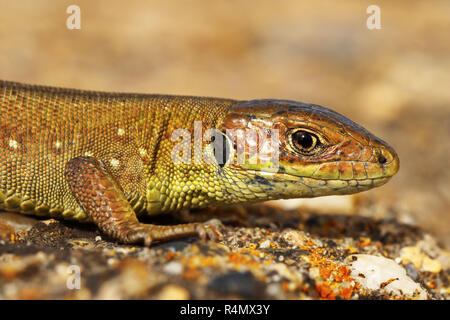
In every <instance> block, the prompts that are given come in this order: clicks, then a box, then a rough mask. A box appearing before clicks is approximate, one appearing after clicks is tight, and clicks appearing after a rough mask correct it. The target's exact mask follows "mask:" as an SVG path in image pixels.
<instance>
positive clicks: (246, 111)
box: [0, 81, 399, 246]
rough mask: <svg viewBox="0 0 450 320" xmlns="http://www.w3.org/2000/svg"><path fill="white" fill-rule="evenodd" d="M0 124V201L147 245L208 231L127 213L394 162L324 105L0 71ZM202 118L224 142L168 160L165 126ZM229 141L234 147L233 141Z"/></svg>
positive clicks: (324, 189)
mask: <svg viewBox="0 0 450 320" xmlns="http://www.w3.org/2000/svg"><path fill="white" fill-rule="evenodd" d="M197 121H201V123H200V124H199V123H198V122H197ZM0 128H1V131H0V209H3V210H7V211H16V212H21V213H24V214H33V215H39V216H50V217H55V218H62V219H72V220H77V221H81V222H93V223H95V224H96V225H97V226H98V227H99V228H100V230H101V231H103V232H104V233H106V234H107V235H109V236H111V237H113V238H114V239H117V240H119V241H121V242H124V243H144V244H145V245H147V246H148V245H150V244H151V243H152V242H155V241H164V240H168V239H173V238H177V237H185V236H191V235H199V236H200V237H202V238H205V237H208V238H211V239H217V238H218V237H220V235H219V234H218V232H217V231H216V230H214V229H213V228H211V227H207V226H203V225H202V224H198V223H194V224H188V225H178V226H170V227H169V226H155V225H148V224H142V223H140V222H139V221H138V219H137V217H138V216H139V215H142V214H149V215H153V214H160V213H164V212H169V211H177V210H180V209H183V208H198V207H205V206H209V205H226V204H231V203H242V202H254V201H263V200H269V199H287V198H298V197H316V196H323V195H331V194H349V193H355V192H360V191H364V190H367V189H370V188H372V187H377V186H380V185H382V184H384V183H386V182H387V181H388V180H389V179H390V178H391V177H392V176H393V175H394V174H395V173H396V172H397V171H398V168H399V160H398V157H397V155H396V153H395V151H394V150H393V149H392V148H391V147H389V146H388V145H387V144H386V143H385V142H383V141H382V140H380V139H378V138H376V137H375V136H373V135H372V134H370V133H369V132H368V131H367V130H365V129H364V128H362V127H360V126H359V125H357V124H355V123H353V122H351V121H350V120H348V119H347V118H345V117H343V116H341V115H339V114H337V113H335V112H333V111H331V110H329V109H326V108H323V107H320V106H317V105H310V104H304V103H299V102H294V101H281V100H252V101H235V100H227V99H217V98H201V97H182V96H164V95H143V94H121V93H103V92H88V91H80V90H71V89H59V88H50V87H41V86H30V85H23V84H19V83H12V82H5V81H0ZM210 128H216V129H217V130H219V131H218V132H221V134H222V135H223V138H224V141H226V142H227V143H226V144H225V145H217V144H214V143H210V140H208V139H207V138H208V137H206V140H205V141H203V142H200V143H199V144H198V142H196V141H198V140H193V141H191V140H189V142H188V143H187V146H190V147H191V150H193V151H192V153H191V157H188V158H187V159H189V160H191V161H189V162H188V163H180V161H176V160H177V159H178V160H179V158H175V159H173V154H174V153H173V150H176V149H174V148H176V146H177V145H178V146H180V144H179V142H180V141H181V140H177V139H174V138H173V137H172V134H173V133H174V130H175V129H184V130H185V131H184V132H185V133H190V134H191V135H192V137H194V138H195V136H196V134H198V129H200V137H202V136H203V134H204V133H205V132H206V131H207V130H208V129H210ZM249 129H252V130H256V132H260V133H261V132H263V133H264V134H265V135H266V136H267V137H275V136H276V135H275V134H276V133H278V137H279V139H278V140H276V141H277V142H276V143H275V144H267V143H266V142H264V140H261V139H257V138H256V137H255V136H251V135H248V136H247V135H244V134H243V132H244V130H249ZM233 130H235V131H233ZM236 130H237V131H236ZM296 131H298V132H297V133H296ZM236 132H237V134H236ZM305 132H306V133H305ZM233 134H236V135H235V136H233ZM299 134H301V135H303V136H302V139H306V140H307V142H308V139H309V138H308V137H307V138H304V135H305V134H306V135H308V136H309V137H311V136H312V138H311V139H313V140H314V141H315V142H316V144H315V147H314V148H312V149H311V150H309V149H308V150H306V149H304V148H303V144H300V145H299V142H296V141H300V140H297V138H298V135H299ZM219 136H220V134H219ZM296 137H297V138H296ZM233 139H234V140H233ZM239 139H241V140H239ZM238 141H240V142H239V143H237V142H238ZM301 141H302V143H304V140H301ZM233 142H235V143H234V144H233ZM309 142H310V141H309ZM215 143H217V141H216V142H215ZM307 144H308V143H307ZM255 145H256V146H258V147H260V148H261V149H259V150H260V151H261V152H260V153H259V154H258V155H259V157H260V158H259V159H260V160H259V161H253V160H254V159H253V158H252V154H251V152H250V151H249V150H250V148H251V146H255ZM185 146H186V145H185ZM224 146H228V147H229V148H230V149H229V152H225V153H224V160H226V162H225V163H221V162H220V161H219V160H218V159H219V158H220V156H217V157H215V155H218V154H219V153H218V152H219V150H222V149H223V148H224ZM240 146H244V147H243V148H244V149H239V150H244V152H243V153H239V152H237V151H239V150H238V148H240ZM198 150H200V152H198ZM202 150H204V151H202ZM275 150H279V155H278V157H277V158H276V159H278V166H275V167H273V165H274V161H273V159H272V160H271V161H269V162H266V163H264V162H263V161H262V160H264V159H271V158H270V155H272V154H274V152H275ZM203 152H204V156H203ZM176 154H177V155H178V156H180V155H183V154H184V153H181V154H178V153H176ZM242 155H243V158H239V157H241V156H242ZM208 156H209V158H208ZM208 159H209V161H208ZM214 159H215V161H214ZM220 159H222V158H220ZM271 165H272V166H271ZM274 168H275V170H274Z"/></svg>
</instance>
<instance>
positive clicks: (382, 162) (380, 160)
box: [378, 154, 387, 164]
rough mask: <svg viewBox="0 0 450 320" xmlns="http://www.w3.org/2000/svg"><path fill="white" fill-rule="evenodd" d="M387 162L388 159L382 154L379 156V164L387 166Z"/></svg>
mask: <svg viewBox="0 0 450 320" xmlns="http://www.w3.org/2000/svg"><path fill="white" fill-rule="evenodd" d="M386 161H387V159H386V158H385V157H384V156H383V155H381V154H380V155H379V156H378V162H379V163H381V164H385V163H386Z"/></svg>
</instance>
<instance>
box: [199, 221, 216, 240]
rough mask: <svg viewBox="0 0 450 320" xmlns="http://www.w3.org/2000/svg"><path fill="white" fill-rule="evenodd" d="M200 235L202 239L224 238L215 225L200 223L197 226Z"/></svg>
mask: <svg viewBox="0 0 450 320" xmlns="http://www.w3.org/2000/svg"><path fill="white" fill-rule="evenodd" d="M197 232H198V236H199V237H200V239H202V240H212V241H220V240H222V234H221V233H220V232H219V231H218V230H217V229H216V228H215V227H213V226H210V225H203V224H198V227H197Z"/></svg>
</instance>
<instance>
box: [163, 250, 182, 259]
mask: <svg viewBox="0 0 450 320" xmlns="http://www.w3.org/2000/svg"><path fill="white" fill-rule="evenodd" d="M179 255H180V253H179V252H174V251H167V253H166V260H167V261H170V260H173V259H175V258H177V257H178V256H179Z"/></svg>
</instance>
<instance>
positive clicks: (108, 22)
mask: <svg viewBox="0 0 450 320" xmlns="http://www.w3.org/2000/svg"><path fill="white" fill-rule="evenodd" d="M72 4H76V5H78V6H79V7H80V9H81V29H80V30H69V29H67V27H66V20H67V18H68V17H69V14H68V13H66V9H67V7H68V6H69V5H72ZM372 4H376V5H378V6H379V7H380V9H381V29H380V30H369V29H368V28H367V27H366V20H367V18H368V17H369V14H367V13H366V9H367V7H368V6H369V5H372ZM0 41H1V42H0V78H1V79H4V80H11V81H21V82H26V83H34V84H44V85H52V86H62V87H74V88H80V89H90V90H103V91H130V92H141V93H167V94H187V95H201V96H205V95H206V96H217V97H226V98H235V99H253V98H278V99H292V100H298V101H303V102H311V103H315V104H320V105H324V106H328V107H330V108H332V109H334V110H336V111H338V112H339V113H342V114H344V115H346V116H347V117H349V118H351V119H352V120H354V121H356V122H358V123H360V124H361V125H363V126H364V127H366V128H367V129H369V130H370V131H372V132H373V133H374V134H376V135H377V136H379V137H381V138H382V139H384V140H386V141H388V142H389V144H391V145H392V146H393V147H394V148H395V149H396V150H397V152H398V154H399V156H400V160H401V169H400V172H399V173H398V175H397V176H395V177H394V178H393V179H392V181H391V182H390V183H388V184H387V185H385V186H383V187H381V188H378V189H375V190H372V191H370V192H366V193H362V194H360V195H356V196H346V197H340V198H335V197H330V198H328V197H327V198H319V199H317V200H315V199H314V200H301V201H294V202H292V201H291V202H284V204H282V205H283V206H290V207H292V206H303V207H305V208H308V210H316V211H318V212H325V213H346V214H360V215H365V216H368V217H372V218H395V219H397V220H399V221H400V222H403V223H407V224H412V225H416V226H420V227H421V228H423V229H425V230H427V231H429V232H430V233H432V234H433V235H435V236H436V237H437V239H439V241H440V243H441V245H443V246H445V247H447V248H450V232H449V229H450V214H449V207H450V169H449V168H450V166H449V159H450V152H449V150H450V1H448V0H442V1H438V0H435V1H426V2H425V1H407V2H406V1H379V0H377V1H374V0H371V1H364V0H354V1H350V0H348V1H341V2H337V1H317V2H316V1H315V2H313V1H299V0H295V1H261V0H253V1H251V0H245V1H232V0H227V1H206V0H201V1H200V0H191V1H174V0H169V1H148V0H145V1H144V0H143V1H136V0H128V1H111V0H108V1H106V0H97V1H85V0H76V1H75V0H71V1H62V0H59V1H44V0H21V1H13V0H1V1H0Z"/></svg>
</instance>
